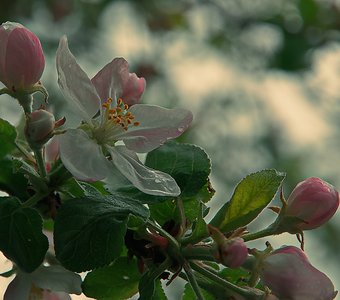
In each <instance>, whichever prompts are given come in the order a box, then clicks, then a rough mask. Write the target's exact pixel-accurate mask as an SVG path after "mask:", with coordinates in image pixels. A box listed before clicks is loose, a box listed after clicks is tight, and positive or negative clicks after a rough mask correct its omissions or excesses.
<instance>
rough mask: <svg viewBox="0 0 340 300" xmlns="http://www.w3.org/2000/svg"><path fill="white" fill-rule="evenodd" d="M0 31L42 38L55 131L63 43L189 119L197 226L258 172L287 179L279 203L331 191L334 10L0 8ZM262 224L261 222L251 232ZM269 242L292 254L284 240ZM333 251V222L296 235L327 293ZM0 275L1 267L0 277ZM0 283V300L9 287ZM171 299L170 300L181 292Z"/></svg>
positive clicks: (178, 5) (16, 0) (76, 4)
mask: <svg viewBox="0 0 340 300" xmlns="http://www.w3.org/2000/svg"><path fill="white" fill-rule="evenodd" d="M5 21H15V22H20V23H22V24H23V25H25V26H26V27H28V28H29V29H30V30H31V31H33V32H35V33H36V35H37V36H38V37H39V38H40V39H41V42H42V45H43V48H44V51H45V54H46V69H45V72H44V75H43V79H42V81H43V84H44V85H45V86H46V87H47V88H48V90H49V93H50V100H49V101H50V104H49V106H48V108H49V109H50V110H52V111H54V113H55V114H56V115H57V116H58V117H63V116H66V118H67V122H68V123H66V124H69V125H70V124H72V113H70V111H69V110H68V108H67V101H65V99H63V97H62V94H61V92H60V90H59V89H58V86H57V83H56V70H55V51H56V49H57V46H58V41H59V38H60V37H61V36H62V35H64V34H66V35H67V36H68V39H69V46H70V48H71V50H72V51H73V53H74V54H75V56H76V57H77V59H78V62H79V63H80V64H81V65H82V66H83V68H84V69H85V70H86V71H87V73H88V74H89V75H90V76H92V75H95V73H96V72H97V71H98V70H99V69H100V68H101V67H102V66H103V65H104V64H106V63H107V62H109V61H110V60H111V59H112V58H114V57H117V56H123V57H125V58H126V59H127V60H128V61H129V63H130V65H131V68H130V70H131V71H132V72H136V73H137V74H138V75H139V76H143V77H145V78H146V81H147V89H146V92H145V94H144V96H143V102H144V103H150V104H157V105H161V106H165V107H175V106H176V107H185V108H188V109H190V110H192V112H193V113H194V116H195V119H194V123H193V125H192V127H191V129H190V130H189V131H188V132H187V133H186V134H185V135H184V137H183V138H181V140H182V141H184V142H190V143H195V144H198V145H200V146H201V147H203V148H204V149H205V150H206V151H207V153H208V154H209V156H210V157H211V160H212V165H213V169H212V183H213V186H214V188H215V190H216V194H215V196H214V198H213V200H212V201H211V203H210V205H211V210H210V214H209V215H208V218H211V216H213V214H214V213H215V212H216V211H217V210H218V208H219V207H220V206H221V205H222V204H223V203H225V202H226V201H228V199H229V198H230V196H231V194H232V192H233V189H234V187H235V185H236V184H237V182H239V181H240V180H241V179H242V178H243V177H244V176H246V175H247V174H248V173H251V172H254V171H258V170H261V169H264V168H275V169H277V170H279V171H284V172H287V178H286V181H285V185H284V190H285V194H286V196H288V195H289V192H290V191H291V190H292V189H293V187H294V186H295V185H296V183H298V182H299V181H301V180H303V179H305V178H307V177H311V176H317V177H321V178H323V179H324V180H326V181H328V182H330V183H332V184H333V185H334V186H336V187H338V189H340V151H339V150H340V117H339V116H340V105H339V104H340V1H339V0H275V1H273V0H183V1H176V0H130V1H113V0H83V1H81V0H46V1H43V0H1V3H0V22H1V23H2V22H5ZM37 98H38V100H37V101H36V105H37V106H39V105H40V103H41V101H42V99H40V98H39V97H37ZM39 101H40V103H39ZM0 117H2V118H6V119H8V120H10V121H11V122H12V123H13V124H17V123H18V122H19V120H20V118H21V117H22V113H21V109H20V107H19V105H18V104H17V103H16V101H15V100H14V99H11V98H9V97H6V96H1V97H0ZM0 172H1V170H0ZM273 218H274V216H273V213H272V212H270V211H266V212H264V213H263V215H261V216H260V217H259V218H258V219H257V220H256V221H255V222H254V224H253V225H252V226H251V228H250V229H251V230H256V229H259V228H263V227H264V226H265V225H267V224H268V222H270V220H272V219H273ZM271 241H272V244H273V246H274V247H280V246H281V245H282V244H293V245H298V243H297V241H296V239H295V238H294V237H291V236H289V235H281V236H279V237H278V238H276V239H271ZM264 242H265V239H264V240H261V241H259V242H257V243H256V244H255V246H257V247H260V248H261V247H262V248H264ZM339 246H340V215H339V214H337V215H335V217H334V218H333V219H332V220H331V222H329V223H328V224H327V225H325V226H323V227H322V228H319V229H317V230H314V231H313V232H307V233H306V251H307V253H308V255H309V257H310V260H311V262H312V263H313V264H314V265H315V266H316V267H318V268H319V269H320V270H322V271H323V272H325V273H327V275H328V276H329V277H331V278H332V280H333V282H334V284H335V286H336V288H337V289H340V268H339V266H340V254H339V250H338V249H339ZM9 267H10V264H9V263H8V262H6V261H5V260H4V259H2V260H1V262H0V272H1V271H6V270H8V269H9ZM0 280H1V281H0V282H1V284H2V285H0V298H1V297H2V294H3V292H4V289H5V288H4V286H6V285H7V283H8V280H7V281H6V280H5V279H0ZM177 286H180V283H177ZM177 290H179V292H178V291H177ZM176 292H177V294H176ZM170 293H172V296H171V297H172V298H173V299H180V296H179V294H180V289H177V288H176V291H175V292H174V291H170ZM74 299H87V298H86V297H85V296H79V297H78V296H77V297H74Z"/></svg>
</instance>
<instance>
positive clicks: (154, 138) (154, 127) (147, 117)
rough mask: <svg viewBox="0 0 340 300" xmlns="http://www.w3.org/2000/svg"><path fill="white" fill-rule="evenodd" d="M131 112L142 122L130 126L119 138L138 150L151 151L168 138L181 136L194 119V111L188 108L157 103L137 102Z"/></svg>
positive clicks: (127, 145) (136, 119) (134, 149)
mask: <svg viewBox="0 0 340 300" xmlns="http://www.w3.org/2000/svg"><path fill="white" fill-rule="evenodd" d="M129 112H131V113H132V114H133V115H134V116H135V119H134V121H138V122H139V123H140V124H139V125H138V126H130V127H129V129H128V130H127V131H125V132H123V133H122V134H120V136H118V138H120V139H122V140H123V141H124V143H125V145H126V147H127V148H129V149H131V150H133V151H136V152H149V151H151V150H153V149H155V148H157V147H158V146H160V145H162V144H164V143H165V142H166V141H167V140H169V139H173V138H176V137H178V136H180V135H181V134H182V133H183V132H184V131H185V130H186V129H187V128H188V127H189V125H190V124H191V122H192V119H193V116H192V113H191V112H190V111H188V110H186V109H167V108H163V107H159V106H155V105H145V104H136V105H134V106H132V107H131V108H130V109H129Z"/></svg>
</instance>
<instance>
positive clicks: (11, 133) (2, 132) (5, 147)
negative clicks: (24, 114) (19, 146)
mask: <svg viewBox="0 0 340 300" xmlns="http://www.w3.org/2000/svg"><path fill="white" fill-rule="evenodd" d="M16 137H17V132H16V129H15V127H14V126H12V125H11V124H10V123H9V122H7V121H6V120H3V119H1V118H0V141H1V147H0V158H1V157H4V156H5V155H6V154H8V153H10V152H11V151H12V150H13V149H14V148H15V139H16Z"/></svg>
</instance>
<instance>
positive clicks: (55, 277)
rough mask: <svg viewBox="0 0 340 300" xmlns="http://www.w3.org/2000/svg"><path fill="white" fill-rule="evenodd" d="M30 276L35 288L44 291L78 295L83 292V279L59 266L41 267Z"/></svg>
mask: <svg viewBox="0 0 340 300" xmlns="http://www.w3.org/2000/svg"><path fill="white" fill-rule="evenodd" d="M30 275H31V279H32V282H33V283H34V284H35V286H37V287H40V288H42V289H44V290H49V291H54V292H66V293H69V294H77V295H80V294H81V292H82V290H81V283H82V280H81V277H80V276H79V275H78V274H77V273H73V272H71V271H69V270H66V269H65V268H64V267H62V266H59V265H55V266H53V265H52V266H40V267H39V268H38V269H36V270H35V271H34V272H33V273H31V274H30Z"/></svg>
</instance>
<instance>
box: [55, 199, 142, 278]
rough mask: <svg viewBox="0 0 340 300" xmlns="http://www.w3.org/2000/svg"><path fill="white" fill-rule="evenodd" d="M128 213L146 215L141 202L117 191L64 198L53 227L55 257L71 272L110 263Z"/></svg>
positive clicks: (119, 245) (117, 252)
mask: <svg viewBox="0 0 340 300" xmlns="http://www.w3.org/2000/svg"><path fill="white" fill-rule="evenodd" d="M129 214H133V215H136V216H139V217H141V218H142V219H146V218H148V210H147V208H146V207H145V206H143V205H142V204H141V203H139V202H136V201H133V200H131V199H128V198H121V197H119V196H118V195H114V196H113V195H110V196H101V197H99V196H97V197H83V198H77V199H72V200H71V201H67V202H65V203H64V204H63V205H62V206H61V208H60V209H59V211H58V214H57V218H56V221H55V227H54V228H55V231H54V242H55V251H56V256H57V258H58V259H59V261H60V262H61V263H62V264H63V265H64V266H65V267H66V268H68V269H70V270H72V271H75V272H81V271H87V270H91V269H94V268H98V267H102V266H104V265H107V264H109V263H111V262H112V261H113V260H115V259H116V258H117V257H119V255H120V253H121V251H122V247H123V245H124V235H125V232H126V228H127V221H128V216H129ZM79 258H81V259H79Z"/></svg>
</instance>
